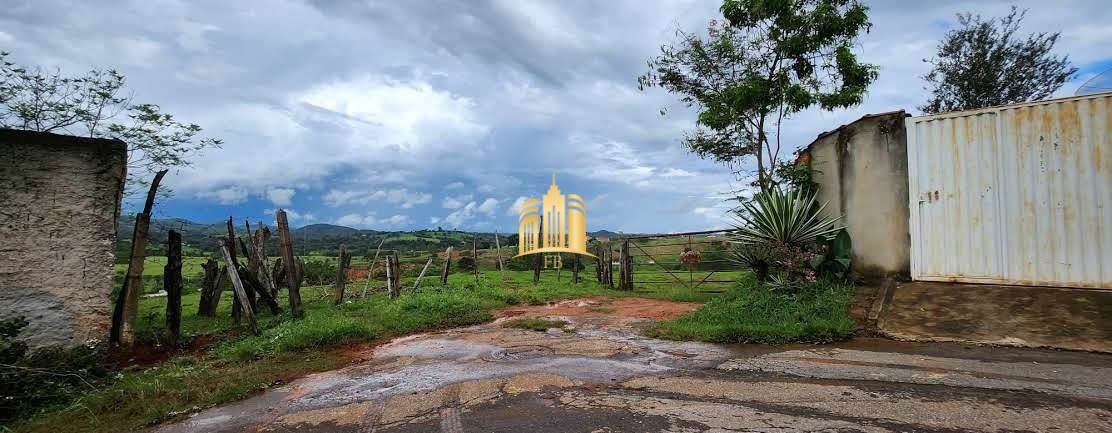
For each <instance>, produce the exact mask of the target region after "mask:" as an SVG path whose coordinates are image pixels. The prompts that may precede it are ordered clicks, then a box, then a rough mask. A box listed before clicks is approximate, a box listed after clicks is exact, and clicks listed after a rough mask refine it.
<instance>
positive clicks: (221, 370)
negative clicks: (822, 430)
mask: <svg viewBox="0 0 1112 433" xmlns="http://www.w3.org/2000/svg"><path fill="white" fill-rule="evenodd" d="M530 279H531V273H526V272H507V273H506V278H505V279H503V278H502V277H501V275H500V274H499V273H498V272H483V273H480V274H479V276H478V278H476V276H475V275H473V274H467V273H458V274H452V275H451V276H450V277H449V282H448V285H447V286H446V287H439V286H433V285H431V284H430V285H428V286H426V287H423V288H421V289H419V290H416V291H412V290H405V291H403V293H402V296H401V297H400V298H398V299H396V300H393V301H391V300H390V299H389V297H388V296H387V295H386V294H385V293H382V292H372V293H370V294H368V296H367V297H365V298H361V299H353V300H350V301H345V302H344V303H342V304H340V305H334V304H333V302H332V300H331V287H329V286H312V287H306V288H303V289H302V296H303V300H304V306H305V309H306V314H305V315H306V317H305V318H304V319H302V320H293V319H292V318H291V317H289V316H288V313H283V314H282V315H279V316H267V315H265V314H264V315H262V316H260V317H259V324H260V327H262V328H263V330H262V333H261V335H259V336H254V335H250V334H242V333H240V330H241V328H240V327H237V326H234V325H233V324H232V321H231V319H230V318H229V313H230V309H231V304H232V302H231V294H230V293H228V292H229V291H225V293H224V296H223V298H222V300H221V303H220V306H219V310H218V315H217V316H218V317H217V318H205V317H197V316H195V315H194V314H188V313H187V314H185V315H184V317H183V321H182V330H183V334H184V335H186V336H187V337H186V338H187V339H189V340H194V341H193V342H192V343H193V344H190V342H189V341H186V342H182V345H183V347H191V348H190V349H187V350H183V351H180V352H175V353H176V355H175V356H174V357H173V358H170V359H168V360H166V361H163V362H160V363H159V362H158V360H157V359H156V360H153V361H147V363H146V364H142V361H141V360H128V359H123V360H116V361H115V362H118V363H119V364H120V365H122V366H129V365H132V364H133V363H139V364H138V365H133V366H131V367H123V368H120V369H115V370H113V371H111V372H109V373H108V374H102V375H99V376H95V375H88V376H84V377H82V378H80V379H75V380H74V383H73V384H71V385H67V386H71V387H72V388H66V389H71V390H72V392H70V393H69V394H68V395H66V396H59V398H57V399H54V400H44V401H40V403H41V404H43V405H44V406H43V407H24V408H21V413H19V414H18V415H19V417H18V418H17V420H15V421H13V422H12V423H11V424H9V425H7V426H3V427H0V431H14V432H51V433H53V432H58V431H65V432H118V431H132V430H136V429H141V428H143V427H146V426H151V425H154V424H157V423H160V422H164V421H167V420H170V419H174V418H178V417H181V416H184V415H185V414H188V413H192V412H195V411H198V410H201V409H204V408H207V407H211V406H214V405H218V404H221V403H226V402H229V401H234V400H238V399H241V398H244V397H246V396H248V395H251V394H253V393H256V392H259V391H261V390H263V389H266V388H268V387H270V386H273V385H275V384H279V383H283V382H286V381H289V380H292V379H294V378H297V377H300V376H303V375H305V374H309V373H313V372H319V371H325V370H330V369H334V368H337V367H341V366H343V365H347V364H350V363H352V362H356V361H359V358H357V357H355V356H354V355H353V353H354V352H357V351H358V350H362V349H365V348H370V347H371V346H372V345H373V344H375V343H377V342H382V341H386V340H388V339H390V338H393V337H397V336H401V335H406V334H412V333H416V332H422V331H431V330H437V329H446V328H452V327H458V326H466V325H472V324H478V323H483V322H488V321H490V320H492V316H491V314H490V311H491V310H493V309H497V308H502V307H506V306H510V305H515V304H543V303H546V302H549V301H553V300H558V299H567V298H574V297H580V296H593V295H607V296H631V295H633V294H632V293H630V292H619V291H614V290H610V289H606V288H603V287H600V286H598V285H597V284H595V283H593V282H584V283H582V284H579V285H572V284H571V283H570V282H569V279H568V277H567V276H566V275H565V276H564V277H563V279H562V281H560V282H557V281H556V279H555V275H553V273H551V272H546V273H544V275H543V276H542V279H541V281H540V282H538V283H536V284H534V283H532V282H531V281H530ZM198 300H199V294H198V293H197V292H196V291H195V290H191V291H189V293H188V294H186V295H185V296H183V300H182V304H183V310H184V311H187V312H188V311H190V310H191V309H192V311H194V312H195V311H196V306H197V302H198ZM164 308H165V298H145V299H143V300H142V301H141V303H140V310H139V320H138V321H137V326H138V330H137V332H138V335H139V336H140V340H141V341H142V342H144V343H145V346H144V347H151V346H152V345H158V344H169V342H163V341H161V340H160V339H163V338H164V337H163V336H162V332H163V325H162V323H163V318H162V314H163V311H164ZM200 340H207V341H204V342H202V341H200ZM353 349H356V350H353ZM136 356H138V355H136ZM129 361H131V362H129ZM38 380H40V381H53V380H54V379H51V378H48V377H39V378H38ZM86 381H87V382H88V383H84V382H86ZM78 383H80V385H78ZM6 391H7V389H6ZM9 415H10V414H9Z"/></svg>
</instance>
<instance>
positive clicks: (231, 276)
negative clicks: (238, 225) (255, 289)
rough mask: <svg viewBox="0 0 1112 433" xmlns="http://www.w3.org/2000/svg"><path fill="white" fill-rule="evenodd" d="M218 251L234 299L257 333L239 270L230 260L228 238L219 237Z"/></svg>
mask: <svg viewBox="0 0 1112 433" xmlns="http://www.w3.org/2000/svg"><path fill="white" fill-rule="evenodd" d="M219 242H220V252H221V253H222V254H223V255H224V265H225V266H226V267H227V269H228V280H230V281H231V282H232V289H233V290H234V291H235V294H236V299H239V307H240V311H241V312H242V313H243V315H244V316H247V321H248V323H250V324H251V330H252V331H253V332H254V333H255V335H258V334H259V324H258V323H257V322H255V312H254V311H252V310H251V303H250V302H249V301H248V300H247V291H246V290H244V288H243V281H241V280H240V279H239V272H238V271H237V269H236V264H235V262H234V261H232V253H231V249H230V248H228V243H229V241H228V239H227V238H224V237H221V238H220V240H219Z"/></svg>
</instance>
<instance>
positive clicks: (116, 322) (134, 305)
mask: <svg viewBox="0 0 1112 433" xmlns="http://www.w3.org/2000/svg"><path fill="white" fill-rule="evenodd" d="M168 171H169V170H161V171H159V172H158V173H155V175H154V179H153V180H151V187H150V189H149V190H147V200H146V201H145V202H144V203H143V212H142V213H140V214H137V215H135V229H134V230H133V231H132V233H131V260H129V261H128V265H127V273H126V274H125V275H126V276H125V278H124V285H123V287H122V288H120V293H119V295H117V297H116V304H115V306H114V308H113V311H112V327H111V330H110V334H109V336H108V341H109V342H110V343H114V344H118V343H122V344H124V345H125V346H132V345H134V344H135V316H136V314H138V311H139V292H142V291H143V262H144V260H146V258H147V231H148V230H149V228H150V223H151V211H152V209H153V208H154V198H155V195H156V194H157V193H158V184H159V183H161V182H162V177H163V176H166V173H167V172H168Z"/></svg>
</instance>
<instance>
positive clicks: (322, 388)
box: [160, 300, 731, 432]
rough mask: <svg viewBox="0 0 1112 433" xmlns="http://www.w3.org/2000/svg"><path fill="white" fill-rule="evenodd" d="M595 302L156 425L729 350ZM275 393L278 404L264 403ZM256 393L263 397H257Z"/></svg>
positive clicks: (390, 350) (346, 408)
mask: <svg viewBox="0 0 1112 433" xmlns="http://www.w3.org/2000/svg"><path fill="white" fill-rule="evenodd" d="M616 302H621V300H618V301H616ZM658 302H659V301H658ZM626 303H628V302H626ZM642 304H644V305H642ZM619 307H621V308H625V309H627V310H633V311H635V312H637V313H638V314H642V315H650V316H651V315H661V314H669V315H671V314H678V313H677V312H680V311H689V310H690V309H691V308H692V307H691V306H688V305H679V306H671V307H668V308H665V307H653V306H652V305H649V304H648V303H644V302H642V303H640V304H638V305H632V304H631V305H620V306H619ZM599 308H602V307H600V305H599V304H598V303H595V302H593V301H592V302H582V301H581V302H577V303H566V304H563V305H560V306H558V308H552V309H551V310H552V312H554V313H559V314H552V315H536V314H530V315H533V316H536V317H548V318H554V319H560V320H564V321H567V322H568V323H569V324H571V327H573V328H574V332H567V333H551V334H550V333H545V332H536V331H530V330H522V329H510V328H502V327H501V326H500V324H499V322H500V321H496V322H494V323H488V324H484V325H478V326H472V327H468V328H461V329H454V330H448V331H443V332H436V333H429V334H422V335H415V336H409V337H404V338H399V339H396V340H394V341H392V342H391V343H389V344H386V345H383V346H380V347H379V348H378V349H376V350H375V351H374V356H373V359H372V360H371V361H369V362H365V363H362V364H360V365H355V366H352V367H348V368H344V369H341V370H336V371H332V372H327V373H322V374H317V375H312V376H309V377H306V378H303V379H301V380H298V381H295V382H293V383H291V384H289V385H287V386H284V387H280V388H277V389H274V390H271V391H268V392H267V393H265V394H264V395H262V396H259V397H255V398H252V399H249V400H245V401H243V402H240V403H235V404H232V405H228V406H225V407H222V408H216V409H212V410H209V411H206V412H202V413H200V414H197V415H195V416H193V417H192V418H191V419H189V420H187V421H186V422H184V423H181V424H178V425H175V426H166V427H165V428H163V429H161V430H160V431H165V432H171V431H218V430H219V429H212V428H211V427H213V426H215V425H222V428H228V427H229V425H228V424H227V423H226V422H225V421H226V420H227V416H228V414H234V416H235V417H236V418H237V422H236V424H238V425H250V424H268V423H272V422H280V421H279V420H283V419H285V420H287V421H290V422H292V420H294V419H298V416H296V415H297V414H299V413H300V414H304V415H305V417H302V418H305V419H317V418H321V417H324V418H327V416H324V415H322V412H321V411H324V412H325V413H327V412H330V411H337V414H336V416H337V417H340V418H342V416H341V415H342V414H343V413H347V412H350V411H352V410H362V409H359V408H363V406H367V402H370V401H383V402H388V404H387V406H388V408H389V407H394V406H396V405H399V404H402V402H405V401H410V402H409V403H405V404H404V406H406V407H412V408H413V409H412V410H404V411H403V412H404V413H411V412H412V413H414V414H416V413H423V412H420V411H421V410H425V409H420V408H426V406H429V405H434V406H438V405H440V404H441V402H439V401H437V402H435V404H434V403H433V402H432V400H437V399H438V398H442V397H438V395H439V394H442V393H444V392H447V391H445V390H450V389H452V388H458V387H460V386H464V385H465V388H467V389H471V388H472V387H474V386H475V384H482V383H487V384H488V388H491V389H493V390H494V394H493V395H495V396H496V395H500V394H501V393H509V392H511V391H513V390H519V389H535V388H539V387H540V386H542V385H543V386H558V387H560V386H572V385H592V386H598V385H602V386H612V385H614V386H616V385H618V384H620V383H622V382H623V381H626V380H628V379H630V378H633V377H637V376H642V375H647V374H659V373H662V372H665V371H670V370H678V369H686V368H692V369H694V368H705V367H708V366H713V365H714V364H715V363H719V362H721V361H724V360H725V359H727V358H729V357H730V356H731V353H730V352H729V351H728V350H725V349H722V348H719V347H717V346H714V345H710V344H702V343H689V342H670V341H662V340H654V339H651V338H647V337H643V336H640V335H637V334H636V333H634V332H633V330H634V329H637V328H638V327H644V325H646V324H648V323H650V322H651V319H648V318H639V317H614V316H610V315H606V314H601V313H598V312H597V310H598V309H599ZM607 308H610V307H607ZM530 309H533V307H526V308H525V310H526V311H519V312H517V314H514V316H517V317H520V316H521V315H523V314H525V313H526V312H529V313H532V311H528V310H530ZM576 310H579V311H576ZM538 375H539V376H538ZM536 377H543V380H539V379H536ZM530 378H533V379H530ZM530 383H531V384H532V385H528V384H530ZM456 384H459V385H456ZM456 392H457V393H458V392H459V391H458V390H457V391H456ZM480 394H482V393H480ZM482 395H486V396H487V397H490V396H491V395H492V394H491V393H490V392H487V393H486V394H482ZM275 396H278V399H277V400H279V401H280V402H281V404H274V402H275V400H276V398H275ZM444 398H446V397H444ZM455 398H456V399H461V398H460V397H459V396H456V397H455ZM469 398H473V397H469ZM264 399H265V401H266V402H267V403H262V402H263V401H264ZM411 400H412V401H411ZM426 400H429V401H426ZM419 409H420V410H419ZM426 409H427V408H426ZM341 412H342V413H341ZM384 413H387V414H388V413H392V412H390V410H386V412H384ZM310 415H311V416H310ZM383 416H385V415H383ZM414 416H416V415H414Z"/></svg>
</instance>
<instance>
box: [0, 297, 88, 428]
mask: <svg viewBox="0 0 1112 433" xmlns="http://www.w3.org/2000/svg"><path fill="white" fill-rule="evenodd" d="M26 326H27V321H26V320H24V319H23V318H14V319H7V320H3V321H0V396H2V397H0V422H2V421H8V420H11V419H13V418H17V417H21V416H24V415H26V414H30V413H33V412H35V411H38V410H41V409H42V408H44V407H48V406H51V405H55V404H60V403H64V402H66V401H68V400H70V399H72V398H73V397H75V396H77V395H78V394H79V393H81V392H83V391H88V390H89V389H91V388H93V383H94V382H96V381H97V380H99V379H101V378H103V377H104V376H105V374H106V371H105V370H104V369H102V368H101V367H99V365H98V360H99V358H100V354H101V345H100V344H99V342H97V341H90V342H88V343H86V344H85V345H82V346H77V347H74V348H72V349H63V348H44V349H37V350H35V351H31V350H30V349H29V348H28V347H27V344H26V343H24V342H22V341H18V340H17V337H18V336H19V333H20V332H21V331H22V330H23V328H25V327H26Z"/></svg>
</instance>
